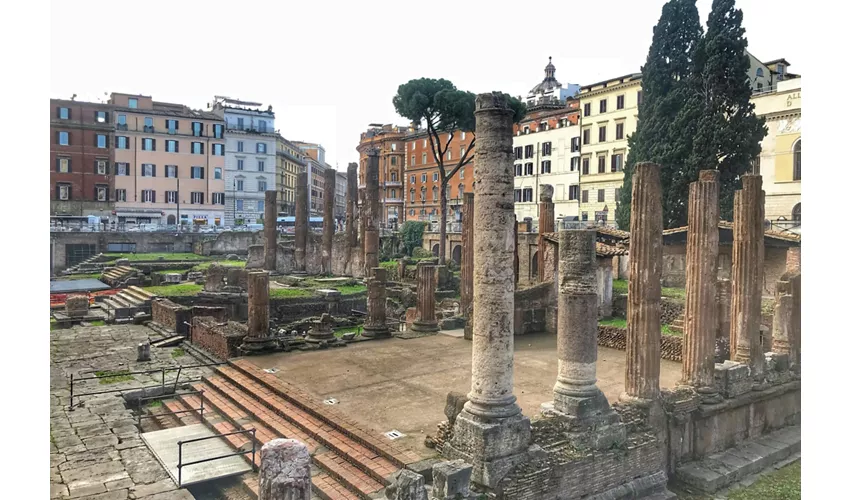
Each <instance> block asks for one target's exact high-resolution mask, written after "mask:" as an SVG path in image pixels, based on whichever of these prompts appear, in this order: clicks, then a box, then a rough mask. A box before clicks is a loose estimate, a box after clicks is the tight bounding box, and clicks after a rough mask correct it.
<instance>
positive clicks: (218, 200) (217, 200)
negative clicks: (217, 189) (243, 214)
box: [212, 193, 224, 205]
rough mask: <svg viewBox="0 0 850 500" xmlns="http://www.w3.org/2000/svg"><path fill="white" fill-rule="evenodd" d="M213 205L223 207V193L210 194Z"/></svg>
mask: <svg viewBox="0 0 850 500" xmlns="http://www.w3.org/2000/svg"><path fill="white" fill-rule="evenodd" d="M212 202H213V205H224V193H213V194H212Z"/></svg>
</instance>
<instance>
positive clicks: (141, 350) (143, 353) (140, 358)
mask: <svg viewBox="0 0 850 500" xmlns="http://www.w3.org/2000/svg"><path fill="white" fill-rule="evenodd" d="M150 360H151V343H150V342H142V343H141V344H139V345H138V346H137V348H136V361H137V362H139V363H142V362H145V361H150Z"/></svg>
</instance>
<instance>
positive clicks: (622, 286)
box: [613, 280, 685, 299]
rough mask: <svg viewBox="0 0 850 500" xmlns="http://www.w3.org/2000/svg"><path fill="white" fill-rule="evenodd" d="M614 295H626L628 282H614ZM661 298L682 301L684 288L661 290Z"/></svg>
mask: <svg viewBox="0 0 850 500" xmlns="http://www.w3.org/2000/svg"><path fill="white" fill-rule="evenodd" d="M613 288H614V293H616V294H619V295H627V294H628V293H629V280H614V286H613ZM661 296H662V297H669V298H671V299H684V298H685V289H684V288H666V287H662V288H661Z"/></svg>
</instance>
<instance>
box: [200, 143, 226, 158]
mask: <svg viewBox="0 0 850 500" xmlns="http://www.w3.org/2000/svg"><path fill="white" fill-rule="evenodd" d="M212 146H213V150H212V154H213V156H224V144H213V145H212ZM203 152H204V148H201V153H203Z"/></svg>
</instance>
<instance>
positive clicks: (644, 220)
mask: <svg viewBox="0 0 850 500" xmlns="http://www.w3.org/2000/svg"><path fill="white" fill-rule="evenodd" d="M631 212H632V213H631V236H630V238H631V239H630V243H629V292H628V293H629V295H628V312H627V321H628V324H627V327H626V390H625V392H624V394H623V395H621V396H620V399H621V400H624V401H635V402H647V403H648V402H650V401H652V400H655V399H656V398H658V396H659V391H660V389H659V380H658V379H659V376H660V374H661V264H662V260H661V249H662V240H661V231H662V228H663V225H662V219H661V165H658V164H655V163H638V164H637V165H635V171H634V176H633V177H632V209H631Z"/></svg>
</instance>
